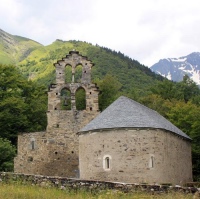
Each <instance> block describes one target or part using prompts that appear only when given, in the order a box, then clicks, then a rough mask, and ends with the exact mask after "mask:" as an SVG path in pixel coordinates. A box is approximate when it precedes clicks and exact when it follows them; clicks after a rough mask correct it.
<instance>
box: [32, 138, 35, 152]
mask: <svg viewBox="0 0 200 199" xmlns="http://www.w3.org/2000/svg"><path fill="white" fill-rule="evenodd" d="M34 149H35V140H32V141H31V150H34Z"/></svg>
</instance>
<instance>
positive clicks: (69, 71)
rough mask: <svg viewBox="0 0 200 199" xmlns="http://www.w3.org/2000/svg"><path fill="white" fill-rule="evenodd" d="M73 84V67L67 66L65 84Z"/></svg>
mask: <svg viewBox="0 0 200 199" xmlns="http://www.w3.org/2000/svg"><path fill="white" fill-rule="evenodd" d="M69 82H73V80H72V66H71V65H69V64H67V65H66V66H65V83H69Z"/></svg>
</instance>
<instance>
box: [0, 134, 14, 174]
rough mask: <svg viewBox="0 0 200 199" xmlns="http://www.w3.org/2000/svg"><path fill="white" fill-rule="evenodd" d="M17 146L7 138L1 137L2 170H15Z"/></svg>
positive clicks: (0, 155) (0, 162) (0, 157)
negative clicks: (14, 160)
mask: <svg viewBox="0 0 200 199" xmlns="http://www.w3.org/2000/svg"><path fill="white" fill-rule="evenodd" d="M15 154H16V148H15V147H14V146H13V145H12V144H11V142H10V141H9V140H7V139H3V138H0V171H13V166H14V162H13V158H14V157H15Z"/></svg>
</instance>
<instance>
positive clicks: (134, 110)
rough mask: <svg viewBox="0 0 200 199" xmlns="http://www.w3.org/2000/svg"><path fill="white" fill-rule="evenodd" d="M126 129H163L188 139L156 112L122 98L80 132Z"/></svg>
mask: <svg viewBox="0 0 200 199" xmlns="http://www.w3.org/2000/svg"><path fill="white" fill-rule="evenodd" d="M128 127H130V128H156V129H165V130H168V131H171V132H173V133H175V134H178V135H180V136H182V137H184V138H187V139H190V137H189V136H187V135H186V134H185V133H183V132H182V131H181V130H180V129H178V128H177V127H176V126H174V125H173V124H172V123H171V122H169V121H168V120H167V119H165V118H164V117H163V116H161V115H160V114H159V113H157V112H156V111H154V110H152V109H150V108H147V107H146V106H144V105H142V104H140V103H138V102H136V101H134V100H131V99H129V98H127V97H124V96H121V97H119V98H118V99H117V100H116V101H115V102H113V103H112V104H111V105H110V106H109V107H107V108H106V109H105V110H104V111H103V112H102V113H100V114H99V115H98V116H97V117H96V118H95V119H94V120H92V121H91V122H90V123H88V124H87V125H86V126H85V127H84V128H82V129H81V130H80V132H84V131H91V130H99V129H111V128H128Z"/></svg>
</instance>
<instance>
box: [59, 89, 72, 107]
mask: <svg viewBox="0 0 200 199" xmlns="http://www.w3.org/2000/svg"><path fill="white" fill-rule="evenodd" d="M60 98H61V99H60V109H61V110H71V92H70V90H69V89H68V88H63V89H62V90H61V92H60Z"/></svg>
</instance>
